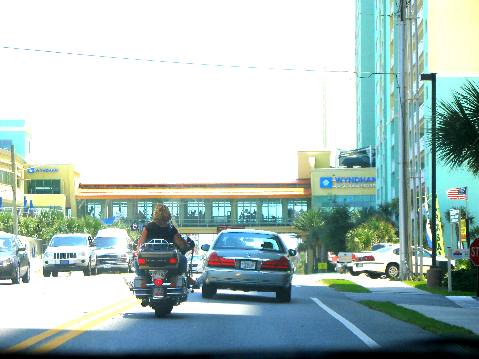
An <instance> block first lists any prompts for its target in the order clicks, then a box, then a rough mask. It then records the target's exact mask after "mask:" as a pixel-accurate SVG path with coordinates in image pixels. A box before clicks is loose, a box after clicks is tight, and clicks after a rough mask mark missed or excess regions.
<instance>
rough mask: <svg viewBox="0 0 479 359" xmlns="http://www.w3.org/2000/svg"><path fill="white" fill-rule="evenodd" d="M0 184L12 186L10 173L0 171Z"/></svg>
mask: <svg viewBox="0 0 479 359" xmlns="http://www.w3.org/2000/svg"><path fill="white" fill-rule="evenodd" d="M0 183H3V184H7V185H10V186H11V185H12V173H10V172H6V171H0Z"/></svg>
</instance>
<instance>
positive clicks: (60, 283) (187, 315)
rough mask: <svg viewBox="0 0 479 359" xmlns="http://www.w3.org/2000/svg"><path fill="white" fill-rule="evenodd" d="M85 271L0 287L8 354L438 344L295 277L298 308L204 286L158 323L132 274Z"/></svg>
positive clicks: (2, 345)
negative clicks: (210, 291) (137, 293)
mask: <svg viewBox="0 0 479 359" xmlns="http://www.w3.org/2000/svg"><path fill="white" fill-rule="evenodd" d="M124 276H127V274H101V275H98V276H92V277H84V276H83V274H82V273H81V272H75V273H73V274H71V275H69V274H66V273H61V274H60V276H59V277H58V278H53V277H50V278H43V277H41V276H39V275H36V276H33V278H32V281H31V283H28V284H20V285H11V284H10V283H9V281H0V298H2V300H1V305H0V323H1V324H0V350H7V351H13V352H16V351H20V352H27V353H48V354H50V353H83V354H127V353H151V352H155V353H163V354H167V353H190V354H192V353H199V354H201V353H244V352H245V351H246V352H249V351H251V352H255V353H258V352H270V351H279V352H282V353H285V352H288V351H291V352H297V351H310V350H311V351H335V350H340V351H343V350H368V349H370V348H379V349H382V348H385V349H388V348H394V347H397V346H398V345H403V344H404V343H405V342H409V341H412V340H418V339H425V338H431V337H432V335H431V334H429V333H427V332H424V331H422V330H421V329H419V328H417V327H415V326H413V325H409V324H406V323H404V322H401V321H398V320H395V319H392V318H390V317H388V316H386V315H384V314H381V313H378V312H376V311H372V310H370V309H368V308H366V307H364V306H362V305H361V304H359V303H357V301H356V300H354V299H353V298H350V297H348V296H347V295H345V294H344V293H340V292H336V291H335V290H333V289H330V288H328V287H325V286H321V285H320V284H319V283H317V282H316V281H315V280H313V277H311V276H295V278H294V287H293V295H292V297H293V298H292V301H291V303H276V301H275V298H274V294H273V293H254V292H249V293H244V292H233V291H221V290H220V291H218V295H217V296H216V297H215V298H213V299H207V300H206V299H203V298H202V297H201V293H200V291H199V290H196V291H195V292H194V293H191V294H190V295H189V297H188V301H187V302H185V303H182V304H181V305H179V306H177V307H175V308H174V309H173V312H172V313H171V315H169V316H168V317H166V318H161V319H158V318H156V317H155V315H154V311H153V310H151V309H150V308H143V307H141V306H140V305H139V302H138V301H137V300H136V299H135V298H134V297H133V295H132V294H131V293H130V292H129V290H128V288H127V286H126V285H125V283H124V280H123V277H124Z"/></svg>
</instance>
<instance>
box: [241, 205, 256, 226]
mask: <svg viewBox="0 0 479 359" xmlns="http://www.w3.org/2000/svg"><path fill="white" fill-rule="evenodd" d="M237 219H238V223H256V201H239V202H238V218H237Z"/></svg>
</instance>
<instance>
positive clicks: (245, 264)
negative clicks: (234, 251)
mask: <svg viewBox="0 0 479 359" xmlns="http://www.w3.org/2000/svg"><path fill="white" fill-rule="evenodd" d="M240 268H241V269H248V270H252V269H256V262H255V261H241V264H240Z"/></svg>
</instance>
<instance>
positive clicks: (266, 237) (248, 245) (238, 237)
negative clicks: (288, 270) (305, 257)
mask: <svg viewBox="0 0 479 359" xmlns="http://www.w3.org/2000/svg"><path fill="white" fill-rule="evenodd" d="M213 249H245V250H263V251H272V252H284V247H283V244H282V243H281V239H280V238H279V237H278V236H275V235H270V234H261V233H247V232H246V233H235V232H231V233H223V234H221V235H220V236H219V237H218V239H217V240H216V242H215V244H214V246H213Z"/></svg>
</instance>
